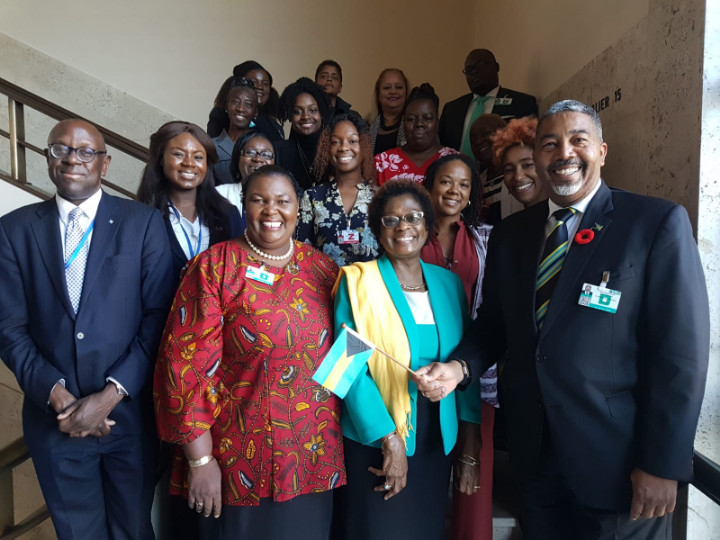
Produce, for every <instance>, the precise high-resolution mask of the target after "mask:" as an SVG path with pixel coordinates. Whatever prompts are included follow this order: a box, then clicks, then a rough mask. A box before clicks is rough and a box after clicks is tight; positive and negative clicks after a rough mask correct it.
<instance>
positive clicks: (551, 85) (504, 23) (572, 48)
mask: <svg viewBox="0 0 720 540" xmlns="http://www.w3.org/2000/svg"><path fill="white" fill-rule="evenodd" d="M648 5H649V0H602V1H599V2H598V1H596V2H578V1H577V0H554V1H553V2H538V1H536V0H507V1H505V2H489V1H488V0H477V1H476V5H475V46H476V47H478V48H483V49H490V50H492V51H493V52H494V53H495V56H496V58H497V60H498V62H499V63H500V84H502V85H504V86H507V87H508V88H512V89H514V90H520V91H523V92H527V93H530V94H533V95H535V96H537V97H538V98H543V97H545V96H547V95H548V94H549V93H550V92H552V91H553V90H554V89H556V88H557V87H558V86H560V84H562V83H563V82H565V81H566V80H567V79H568V78H570V76H572V75H573V74H574V73H575V72H577V71H578V70H579V69H581V68H582V67H583V66H585V64H587V63H588V62H590V60H592V59H593V58H595V57H596V56H597V55H598V54H600V53H601V52H602V51H603V50H605V49H606V48H607V47H609V46H610V45H612V44H613V43H615V42H616V41H617V40H618V39H619V38H620V37H621V36H622V35H623V34H625V33H626V32H627V31H628V30H629V29H630V28H632V27H633V26H635V25H636V24H637V23H638V22H639V21H640V20H642V19H643V18H645V17H646V16H647V14H648ZM550 6H551V7H550ZM488 12H490V13H488Z"/></svg>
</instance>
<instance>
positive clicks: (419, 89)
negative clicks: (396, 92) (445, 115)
mask: <svg viewBox="0 0 720 540" xmlns="http://www.w3.org/2000/svg"><path fill="white" fill-rule="evenodd" d="M419 99H427V100H429V101H431V102H432V104H433V105H434V106H435V112H436V113H437V112H438V111H439V110H440V98H439V97H438V96H437V94H436V93H435V89H434V88H433V87H432V85H431V84H430V83H422V84H421V85H420V86H416V87H415V88H413V89H412V90H410V93H409V94H408V97H407V99H406V100H405V108H403V116H405V111H407V108H408V105H410V104H411V103H412V102H413V101H417V100H419Z"/></svg>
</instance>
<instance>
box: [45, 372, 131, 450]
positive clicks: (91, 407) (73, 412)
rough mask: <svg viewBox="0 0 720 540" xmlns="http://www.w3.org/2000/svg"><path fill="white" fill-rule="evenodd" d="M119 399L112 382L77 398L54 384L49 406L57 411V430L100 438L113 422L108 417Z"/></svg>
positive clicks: (73, 434) (107, 433) (75, 435)
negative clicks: (97, 390)
mask: <svg viewBox="0 0 720 540" xmlns="http://www.w3.org/2000/svg"><path fill="white" fill-rule="evenodd" d="M122 398H123V396H121V395H119V394H118V392H117V388H116V386H115V385H114V384H113V383H108V384H107V385H106V386H105V388H104V389H102V390H101V391H100V392H95V393H94V394H90V395H88V396H85V397H83V398H80V399H78V398H76V397H75V396H74V395H72V394H71V393H70V392H69V391H68V390H67V389H66V388H65V387H64V386H62V385H61V384H57V385H55V387H54V388H53V390H52V392H51V394H50V406H51V407H52V408H53V409H54V410H55V412H57V413H58V415H57V417H56V418H57V421H58V429H59V430H60V431H62V432H63V433H67V434H68V435H70V436H71V437H103V436H105V435H109V434H110V429H111V428H112V426H114V425H115V421H114V420H110V419H109V418H108V416H109V415H110V413H111V412H112V410H113V409H114V408H115V406H116V405H117V404H118V403H120V401H122Z"/></svg>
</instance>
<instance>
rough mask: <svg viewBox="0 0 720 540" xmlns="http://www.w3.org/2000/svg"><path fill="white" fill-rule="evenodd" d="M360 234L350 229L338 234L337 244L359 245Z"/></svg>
mask: <svg viewBox="0 0 720 540" xmlns="http://www.w3.org/2000/svg"><path fill="white" fill-rule="evenodd" d="M359 243H360V233H359V232H357V231H354V230H352V229H345V230H344V231H340V234H338V244H359Z"/></svg>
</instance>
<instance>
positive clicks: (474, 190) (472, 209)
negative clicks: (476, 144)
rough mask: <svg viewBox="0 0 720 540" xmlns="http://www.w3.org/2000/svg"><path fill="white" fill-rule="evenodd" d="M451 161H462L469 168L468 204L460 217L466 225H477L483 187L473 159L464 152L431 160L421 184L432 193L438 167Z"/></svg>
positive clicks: (482, 209) (479, 216)
mask: <svg viewBox="0 0 720 540" xmlns="http://www.w3.org/2000/svg"><path fill="white" fill-rule="evenodd" d="M453 161H462V162H463V163H464V164H465V165H466V166H467V168H468V169H469V170H470V198H469V199H468V200H469V202H470V204H469V206H468V207H467V208H465V209H464V210H463V211H462V219H463V221H464V222H465V224H466V225H470V226H473V227H477V226H478V225H480V224H481V223H482V222H483V218H484V217H485V210H484V208H483V188H482V182H480V174H479V173H478V170H477V166H476V165H475V161H474V160H473V159H471V158H469V157H468V156H466V155H465V154H450V155H447V156H443V157H441V158H438V159H436V160H435V161H433V162H432V163H431V164H430V166H429V167H428V168H427V171H426V172H425V179H424V180H423V186H424V187H425V189H426V190H427V192H428V193H432V190H433V185H434V184H435V177H436V176H437V173H438V171H439V170H440V168H441V167H442V166H443V165H445V164H446V163H452V162H453Z"/></svg>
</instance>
